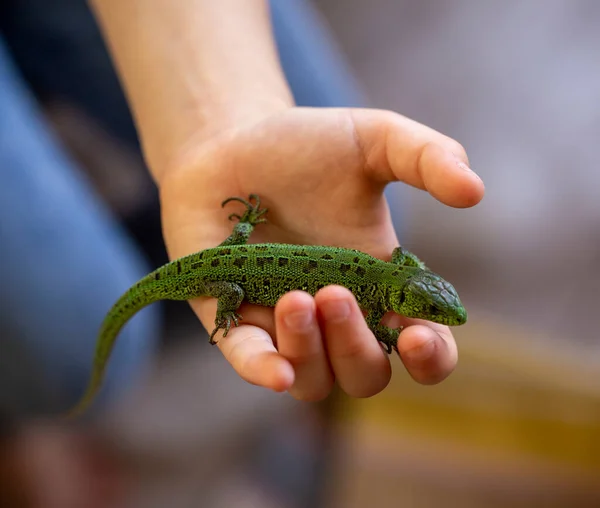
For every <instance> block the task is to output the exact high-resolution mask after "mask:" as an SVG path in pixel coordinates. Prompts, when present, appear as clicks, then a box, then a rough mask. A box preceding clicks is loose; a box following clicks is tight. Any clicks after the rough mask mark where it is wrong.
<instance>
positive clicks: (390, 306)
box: [68, 194, 467, 416]
mask: <svg viewBox="0 0 600 508" xmlns="http://www.w3.org/2000/svg"><path fill="white" fill-rule="evenodd" d="M231 201H239V202H241V203H243V204H244V205H245V207H246V210H245V212H244V213H243V214H242V215H241V216H240V215H237V214H231V215H230V216H229V219H230V220H234V219H237V220H238V222H237V224H236V225H235V227H234V229H233V233H232V234H231V235H230V236H229V237H228V238H227V239H226V240H225V241H224V242H223V243H221V244H220V245H219V246H218V247H214V248H210V249H206V250H203V251H200V252H197V253H195V254H191V255H189V256H185V257H182V258H180V259H176V260H174V261H171V262H170V263H167V264H165V265H163V266H161V267H160V268H158V269H156V270H154V271H153V272H152V273H150V274H148V275H146V276H145V277H144V278H142V279H141V280H140V281H139V282H137V283H136V284H135V285H133V286H132V287H131V288H130V289H129V290H128V291H127V292H126V293H125V294H124V295H123V296H121V298H120V299H119V300H118V301H117V302H116V303H115V304H114V306H113V307H112V308H111V309H110V311H109V312H108V314H107V315H106V318H105V319H104V322H103V323H102V327H101V329H100V334H99V337H98V341H97V344H96V352H95V356H94V365H93V372H92V376H91V380H90V382H89V385H88V388H87V391H86V392H85V394H84V395H83V397H82V398H81V400H80V402H79V403H78V404H77V405H76V406H75V407H74V408H73V409H72V410H71V411H70V412H69V414H68V416H75V415H77V414H79V413H81V412H83V411H84V410H85V409H86V408H87V407H88V405H89V404H90V403H91V402H92V400H93V399H94V397H95V395H96V392H97V391H98V389H99V388H100V385H101V383H102V379H103V376H104V371H105V368H106V364H107V362H108V360H109V357H110V354H111V351H112V348H113V346H114V344H115V341H116V339H117V335H118V333H119V331H120V330H121V328H122V327H123V326H124V325H125V324H126V323H127V322H128V320H129V319H130V318H131V317H133V315H134V314H136V313H137V312H138V311H140V310H141V309H142V308H144V307H146V306H147V305H149V304H151V303H154V302H157V301H159V300H190V299H192V298H196V297H199V296H210V297H214V298H217V300H218V302H217V315H216V319H215V329H214V330H213V331H212V333H211V334H210V339H209V340H210V343H211V344H215V340H214V338H215V335H216V333H217V332H218V331H219V330H223V337H226V336H227V333H228V332H229V330H230V328H231V326H232V324H233V325H235V326H238V324H239V320H240V319H242V316H240V315H239V314H238V312H237V310H238V308H239V307H240V305H241V303H242V301H247V302H250V303H253V304H258V305H263V306H267V307H273V306H275V304H276V303H277V301H278V300H279V298H280V297H281V296H283V295H284V294H285V293H287V292H289V291H292V290H295V289H299V290H303V291H306V292H308V293H310V294H311V295H314V294H315V293H316V292H317V291H318V290H319V289H321V288H323V287H325V286H327V285H331V284H337V285H341V286H345V287H346V288H348V289H349V290H350V291H352V293H353V294H354V296H355V297H356V299H357V301H358V304H359V306H360V307H361V308H362V309H364V310H366V311H367V315H366V318H365V319H366V322H367V324H368V326H369V328H370V329H371V331H372V332H373V334H374V335H375V337H376V338H377V340H378V341H380V342H381V343H382V344H383V346H384V347H385V349H386V351H387V353H388V354H390V353H391V352H392V350H393V349H395V350H396V351H398V349H397V341H398V336H399V334H400V331H401V328H396V329H391V328H388V327H386V326H384V325H382V324H381V319H382V317H383V316H384V314H385V313H386V312H388V311H393V312H396V313H398V314H401V315H403V316H406V317H410V318H420V319H425V320H428V321H433V322H436V323H441V324H445V325H449V326H456V325H461V324H463V323H465V322H466V320H467V313H466V310H465V308H464V306H463V305H462V303H461V301H460V299H459V297H458V295H457V293H456V290H455V289H454V287H453V286H452V285H451V284H450V283H448V282H447V281H445V280H444V279H443V278H442V277H440V276H439V275H437V274H435V273H433V272H432V271H430V270H429V269H428V268H427V267H426V266H425V264H424V263H423V262H422V261H421V260H420V259H419V258H417V257H416V256H415V255H414V254H412V253H410V252H408V251H407V250H405V249H403V248H402V247H397V248H396V249H394V251H393V253H392V260H391V262H386V261H382V260H380V259H377V258H374V257H372V256H369V255H368V254H365V253H363V252H360V251H357V250H353V249H344V248H339V247H325V246H311V245H288V244H276V243H265V244H248V243H247V242H248V239H249V237H250V234H251V233H252V231H253V229H254V226H256V225H257V224H259V223H263V222H266V220H265V218H264V217H263V216H264V215H265V213H266V212H267V209H266V208H260V199H259V197H258V196H257V195H255V194H251V195H250V197H249V200H245V199H242V198H239V197H231V198H229V199H226V200H225V201H224V202H223V203H222V206H225V205H226V204H227V203H229V202H231Z"/></svg>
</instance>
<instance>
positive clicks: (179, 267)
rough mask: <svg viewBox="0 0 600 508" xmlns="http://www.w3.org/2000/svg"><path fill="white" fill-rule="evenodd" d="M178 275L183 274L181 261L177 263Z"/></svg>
mask: <svg viewBox="0 0 600 508" xmlns="http://www.w3.org/2000/svg"><path fill="white" fill-rule="evenodd" d="M177 273H178V274H179V273H181V261H179V260H178V261H177Z"/></svg>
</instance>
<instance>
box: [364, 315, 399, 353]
mask: <svg viewBox="0 0 600 508" xmlns="http://www.w3.org/2000/svg"><path fill="white" fill-rule="evenodd" d="M383 315H384V312H382V311H381V310H369V312H368V313H367V317H366V318H365V320H366V321H367V325H368V327H369V329H370V330H371V331H372V332H373V335H375V338H376V339H377V340H378V341H379V342H381V343H382V344H383V345H384V347H385V351H386V353H387V354H388V355H389V354H391V353H392V350H395V351H396V353H397V352H398V336H399V335H400V332H401V331H402V328H401V327H400V328H389V327H388V326H384V325H382V324H381V319H382V318H383Z"/></svg>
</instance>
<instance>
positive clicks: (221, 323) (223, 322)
mask: <svg viewBox="0 0 600 508" xmlns="http://www.w3.org/2000/svg"><path fill="white" fill-rule="evenodd" d="M242 319H243V318H242V316H241V314H238V313H237V312H233V311H231V312H224V313H223V314H222V315H221V316H220V317H217V319H215V329H214V330H213V331H212V333H211V334H210V337H209V339H208V342H209V343H210V344H212V345H215V344H216V343H217V342H218V341H216V340H215V339H214V337H215V335H216V334H217V332H218V331H219V330H223V338H225V337H227V334H228V333H229V330H231V323H232V322H233V324H234V326H240V321H241V320H242Z"/></svg>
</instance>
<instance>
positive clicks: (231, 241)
mask: <svg viewBox="0 0 600 508" xmlns="http://www.w3.org/2000/svg"><path fill="white" fill-rule="evenodd" d="M231 201H239V202H240V203H243V204H244V205H246V211H245V212H244V213H243V214H242V215H241V216H240V215H238V214H237V213H232V214H231V215H230V216H229V220H234V219H238V223H237V224H236V225H235V227H234V228H233V232H232V233H231V235H229V236H228V237H227V238H226V239H225V240H224V241H223V242H222V243H221V244H220V245H219V247H225V246H227V245H244V244H245V243H247V242H248V239H249V238H250V235H251V234H252V231H254V226H256V225H257V224H261V223H264V222H267V219H265V218H264V217H263V215H264V214H265V213H267V212H268V209H267V208H261V207H260V198H259V197H258V195H256V194H250V196H249V197H248V200H247V201H246V200H245V199H242V198H239V197H232V198H227V199H226V200H225V201H223V203H221V206H223V207H224V206H225V205H226V204H227V203H229V202H231ZM253 201H254V203H253Z"/></svg>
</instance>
